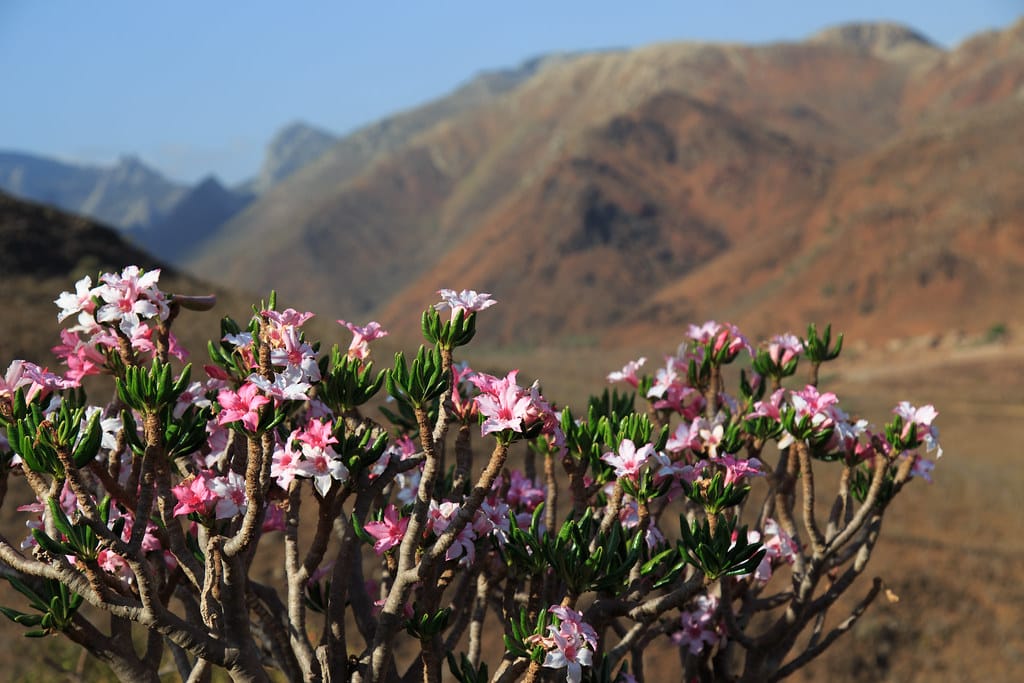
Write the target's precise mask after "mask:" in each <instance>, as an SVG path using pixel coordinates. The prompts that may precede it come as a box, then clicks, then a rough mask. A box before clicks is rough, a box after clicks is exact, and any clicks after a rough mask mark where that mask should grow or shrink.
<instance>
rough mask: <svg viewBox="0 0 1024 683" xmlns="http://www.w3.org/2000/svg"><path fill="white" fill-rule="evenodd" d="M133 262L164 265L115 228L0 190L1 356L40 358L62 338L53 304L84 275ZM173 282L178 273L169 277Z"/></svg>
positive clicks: (146, 265)
mask: <svg viewBox="0 0 1024 683" xmlns="http://www.w3.org/2000/svg"><path fill="white" fill-rule="evenodd" d="M129 264H136V265H139V266H142V267H144V268H147V269H150V268H156V267H160V264H159V263H158V262H157V261H156V260H155V259H153V257H151V256H150V255H149V254H146V253H145V252H143V251H141V250H139V249H138V248H137V247H135V246H133V245H132V244H130V243H129V242H128V241H127V240H126V239H125V238H124V237H122V236H121V235H120V234H118V233H117V232H115V231H114V230H113V229H111V228H109V227H106V226H103V225H100V224H98V223H96V222H95V221H92V220H90V219H88V218H83V217H81V216H75V215H72V214H69V213H66V212H64V211H61V210H59V209H55V208H53V207H50V206H44V205H41V204H36V203H33V202H26V201H24V200H21V199H16V198H14V197H12V196H10V195H7V194H4V193H2V192H0V299H2V300H3V301H4V302H5V314H4V329H3V334H2V335H0V358H2V359H4V360H3V362H4V367H6V363H7V362H9V361H10V360H11V359H13V358H38V359H40V361H42V360H43V359H44V358H45V357H46V356H45V355H44V351H45V350H46V349H48V348H49V347H50V346H53V344H54V343H56V340H57V324H56V317H57V315H56V313H57V312H56V309H55V308H53V304H52V303H51V302H52V300H53V299H54V298H56V296H57V295H58V294H59V293H60V292H61V291H63V290H67V289H73V288H74V282H75V280H76V279H77V278H79V277H81V276H83V275H87V274H89V275H92V277H93V278H95V277H96V273H97V272H98V271H99V270H100V269H115V268H116V269H120V268H123V267H124V266H126V265H129ZM170 277H171V278H172V279H173V278H174V274H173V273H170Z"/></svg>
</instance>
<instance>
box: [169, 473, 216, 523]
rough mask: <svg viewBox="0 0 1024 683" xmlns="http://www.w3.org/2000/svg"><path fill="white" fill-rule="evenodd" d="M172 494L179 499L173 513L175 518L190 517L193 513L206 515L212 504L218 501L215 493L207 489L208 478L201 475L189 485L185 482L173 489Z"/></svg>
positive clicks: (190, 481)
mask: <svg viewBox="0 0 1024 683" xmlns="http://www.w3.org/2000/svg"><path fill="white" fill-rule="evenodd" d="M171 493H173V494H174V497H175V498H177V499H178V504H177V505H175V506H174V511H173V513H172V514H173V515H174V516H175V517H177V516H178V515H190V514H192V513H193V512H198V513H199V514H201V515H205V514H206V513H207V512H208V511H209V508H210V505H211V503H213V502H214V501H215V500H216V497H215V496H214V495H213V493H212V492H211V491H210V490H209V489H208V488H206V477H205V476H203V475H201V474H200V475H198V476H196V477H193V478H192V479H191V480H189V481H187V483H186V482H184V481H183V482H182V483H181V484H179V485H177V486H175V487H173V488H172V489H171Z"/></svg>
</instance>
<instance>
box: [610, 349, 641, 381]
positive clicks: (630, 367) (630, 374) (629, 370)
mask: <svg viewBox="0 0 1024 683" xmlns="http://www.w3.org/2000/svg"><path fill="white" fill-rule="evenodd" d="M646 362H647V358H645V357H643V356H641V357H640V358H638V359H636V360H631V361H629V362H628V363H626V365H625V366H624V367H623V368H622V369H621V370H619V371H617V372H610V373H608V381H609V382H625V383H626V384H629V385H630V386H632V387H633V388H634V389H635V388H636V387H638V386H639V385H640V378H639V377H637V374H636V373H637V371H638V370H640V368H641V367H643V364H644V363H646Z"/></svg>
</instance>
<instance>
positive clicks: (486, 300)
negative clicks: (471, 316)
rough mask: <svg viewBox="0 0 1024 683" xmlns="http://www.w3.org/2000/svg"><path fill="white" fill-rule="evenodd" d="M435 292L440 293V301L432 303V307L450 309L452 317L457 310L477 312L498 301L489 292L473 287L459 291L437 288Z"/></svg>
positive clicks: (440, 309) (439, 309)
mask: <svg viewBox="0 0 1024 683" xmlns="http://www.w3.org/2000/svg"><path fill="white" fill-rule="evenodd" d="M437 293H438V294H439V295H441V302H440V303H436V304H434V308H435V309H437V310H438V311H443V310H444V309H446V308H450V309H452V317H453V318H454V317H455V315H456V314H457V313H458V312H459V311H463V312H468V313H477V312H479V311H482V310H484V309H485V308H490V307H491V306H493V305H494V304H496V303H498V302H497V301H495V300H494V299H492V298H491V295H490V294H486V293H484V292H477V291H476V290H473V289H464V290H462V291H461V292H457V291H455V290H454V289H439V290H437Z"/></svg>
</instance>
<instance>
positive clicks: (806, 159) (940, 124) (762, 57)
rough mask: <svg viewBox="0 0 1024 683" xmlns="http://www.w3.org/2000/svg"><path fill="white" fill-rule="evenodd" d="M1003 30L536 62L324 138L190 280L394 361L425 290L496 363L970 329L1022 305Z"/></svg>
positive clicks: (216, 243) (824, 37) (1015, 89)
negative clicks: (474, 317)
mask: <svg viewBox="0 0 1024 683" xmlns="http://www.w3.org/2000/svg"><path fill="white" fill-rule="evenodd" d="M1022 31H1024V22H1019V23H1018V24H1017V25H1015V26H1013V27H1010V28H1008V29H1006V30H1005V31H1002V32H993V33H990V34H984V35H981V36H978V37H975V38H973V39H971V40H968V41H966V42H965V43H964V44H963V45H960V46H958V47H957V48H955V49H953V50H950V51H944V50H942V49H941V48H939V47H937V46H936V45H934V44H932V43H931V42H929V41H928V40H927V39H926V38H925V37H923V36H921V35H920V34H918V33H916V32H914V31H913V30H911V29H908V28H905V27H900V26H895V25H892V24H855V25H848V26H842V27H836V28H833V29H828V30H825V31H823V32H821V33H819V34H816V35H815V36H812V37H811V38H809V39H808V40H806V41H804V42H801V43H779V44H771V45H763V46H744V45H724V44H694V43H681V44H664V45H653V46H650V47H646V48H642V49H637V50H632V51H621V52H607V53H594V54H583V55H576V56H573V57H572V58H564V59H557V60H549V61H546V62H541V63H539V64H537V65H535V66H534V67H533V68H532V69H530V70H529V72H528V73H526V74H524V75H522V77H521V78H520V79H519V80H513V82H511V83H505V85H504V86H503V87H501V88H497V89H493V90H486V89H485V91H484V92H483V93H482V94H479V95H477V96H474V97H473V98H471V104H468V105H466V104H464V105H463V106H454V105H452V99H451V98H452V97H456V95H452V96H450V97H449V98H443V99H441V100H438V101H435V102H434V103H429V104H427V105H425V106H424V107H421V108H419V109H416V110H413V111H410V112H407V113H405V114H402V115H399V116H398V117H395V118H394V119H389V120H386V121H383V122H381V123H380V124H377V125H376V126H374V127H371V128H369V129H364V130H363V131H359V132H357V133H355V134H353V135H351V136H348V137H345V138H343V139H341V140H340V141H339V142H338V143H337V145H336V146H335V147H334V148H332V150H330V151H329V152H328V153H326V154H325V155H324V156H323V157H321V159H320V160H318V161H316V162H314V163H312V164H310V165H309V166H307V167H305V168H303V169H302V170H301V171H299V172H297V173H295V174H294V175H293V176H291V177H290V178H289V179H288V180H286V181H285V182H283V183H281V184H280V185H278V186H277V187H276V188H274V189H273V190H271V191H270V192H268V193H266V194H265V195H264V196H263V197H262V198H261V199H260V200H259V201H257V202H254V203H253V204H251V205H250V206H249V207H248V208H247V209H246V210H245V211H244V212H242V213H241V214H239V216H237V217H236V218H235V219H233V220H232V221H230V222H229V223H228V224H227V225H226V226H224V228H223V230H221V231H219V234H218V235H217V236H216V237H215V238H214V239H213V240H212V241H211V242H210V243H208V244H207V245H205V246H204V247H203V253H202V254H200V255H198V256H197V257H196V258H195V259H194V260H190V261H188V266H189V267H190V268H191V269H192V270H193V272H195V273H197V274H199V275H201V276H203V277H207V278H210V279H213V280H215V281H219V282H223V283H230V284H231V285H232V286H235V287H238V288H241V289H248V290H251V291H255V292H265V291H267V290H269V289H270V288H271V287H274V288H277V289H278V291H279V292H280V293H281V294H282V296H283V297H285V299H286V300H289V301H294V302H296V305H299V304H301V305H303V306H307V307H310V308H313V309H316V310H319V311H322V312H324V313H325V314H328V315H338V316H345V317H358V316H371V315H373V316H378V317H380V318H381V319H382V320H383V321H384V322H385V323H386V324H388V325H392V326H397V327H396V330H397V331H398V332H399V333H400V334H408V336H411V335H412V334H414V333H415V330H414V329H413V327H412V326H411V325H408V324H407V323H406V322H405V321H408V320H415V319H417V318H418V315H417V313H418V311H419V310H421V309H422V307H423V306H424V305H425V304H427V303H429V302H430V300H431V299H432V296H433V294H432V292H433V290H436V289H437V288H438V287H441V286H454V287H473V288H477V289H483V290H486V291H491V292H492V293H494V294H495V296H496V297H497V298H498V299H499V300H501V301H502V302H504V303H505V304H507V305H506V306H504V307H503V311H504V313H503V316H502V317H501V320H500V322H499V323H497V324H496V326H495V328H493V329H490V330H488V334H490V335H491V336H490V337H489V338H490V340H491V341H499V342H504V343H517V344H521V343H528V344H533V343H538V342H543V341H546V340H550V339H552V338H556V337H572V338H573V339H576V340H583V341H584V342H586V343H591V342H587V340H592V341H596V340H600V341H601V342H602V343H606V344H613V345H614V344H618V343H622V342H623V340H624V339H628V338H630V337H632V336H635V335H636V334H640V333H642V332H643V331H645V330H647V331H649V330H651V329H653V327H654V326H663V325H670V326H671V327H672V329H678V328H679V327H680V326H682V325H683V324H684V323H686V322H690V321H692V320H694V319H697V318H704V317H718V318H729V319H733V320H735V321H736V322H738V323H742V324H744V325H747V326H749V327H751V330H752V332H756V333H761V332H767V331H769V330H772V329H775V328H776V327H778V326H779V325H784V326H793V327H799V326H802V325H803V324H804V323H805V322H806V321H808V320H816V321H819V322H825V321H829V320H831V321H834V322H835V323H836V324H837V325H840V326H842V327H843V328H844V329H851V330H856V331H857V332H858V333H859V334H860V335H861V336H863V337H865V338H867V339H869V340H871V341H875V342H880V341H883V340H885V339H888V338H891V337H894V336H904V335H910V334H921V333H926V332H939V331H941V330H944V329H946V328H948V327H949V326H952V325H963V326H970V327H976V326H978V325H982V326H987V325H990V324H992V323H994V322H997V321H999V320H1000V319H1001V318H1000V316H1005V314H1003V313H1000V312H999V310H997V305H996V304H993V303H992V302H995V301H999V302H1000V304H998V306H1000V307H1001V306H1003V305H1005V303H1006V302H1012V301H1015V300H1019V298H1020V297H1021V296H1022V295H1024V291H1021V288H1020V287H1019V286H1017V285H1014V284H1013V283H1014V282H1016V280H1014V279H1013V278H1012V277H1011V276H1012V274H1013V273H1014V272H1016V269H1017V268H1018V267H1019V264H1018V261H1017V259H1018V255H1017V250H1016V247H1015V246H1013V248H1010V246H1011V245H1016V244H1017V239H1018V237H1017V236H1018V235H1019V233H1020V230H1021V225H1022V224H1021V212H1020V207H1019V200H1018V199H1017V196H1016V193H1015V192H1014V190H1013V189H1012V185H1013V184H1012V179H1013V178H1014V177H1015V175H1014V174H1015V173H1018V172H1019V171H1018V169H1019V162H1018V161H1017V159H1016V157H1015V155H1014V153H1013V150H1015V149H1019V147H1015V146H1014V144H1013V143H1014V142H1015V141H1016V140H1017V139H1018V138H1019V136H1020V134H1021V129H1022V124H1024V122H1022V120H1021V117H1020V115H1019V114H1018V113H1017V112H1018V110H1019V101H1020V100H1019V97H1020V93H1021V92H1022V90H1021V88H1022V87H1024V54H1022V50H1021V45H1024V41H1022V40H1021V39H1020V38H1021V33H1022ZM396 127H397V129H398V130H399V131H400V132H398V133H394V132H393V130H394V129H395V128H396ZM387 131H392V132H391V133H390V134H388V133H387ZM1004 244H1005V245H1007V248H999V249H995V248H994V247H996V246H997V245H1004ZM922 297H923V298H924V300H928V299H931V298H933V297H938V298H940V299H941V301H942V302H943V303H944V304H947V305H944V306H942V307H937V308H939V309H941V310H933V309H934V308H936V307H931V306H922V305H921V301H922ZM1014 297H1017V298H1016V299H1015V298H1014ZM402 325H407V327H406V328H402V327H401V326H402ZM613 327H616V328H623V329H621V331H615V330H612V328H613Z"/></svg>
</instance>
